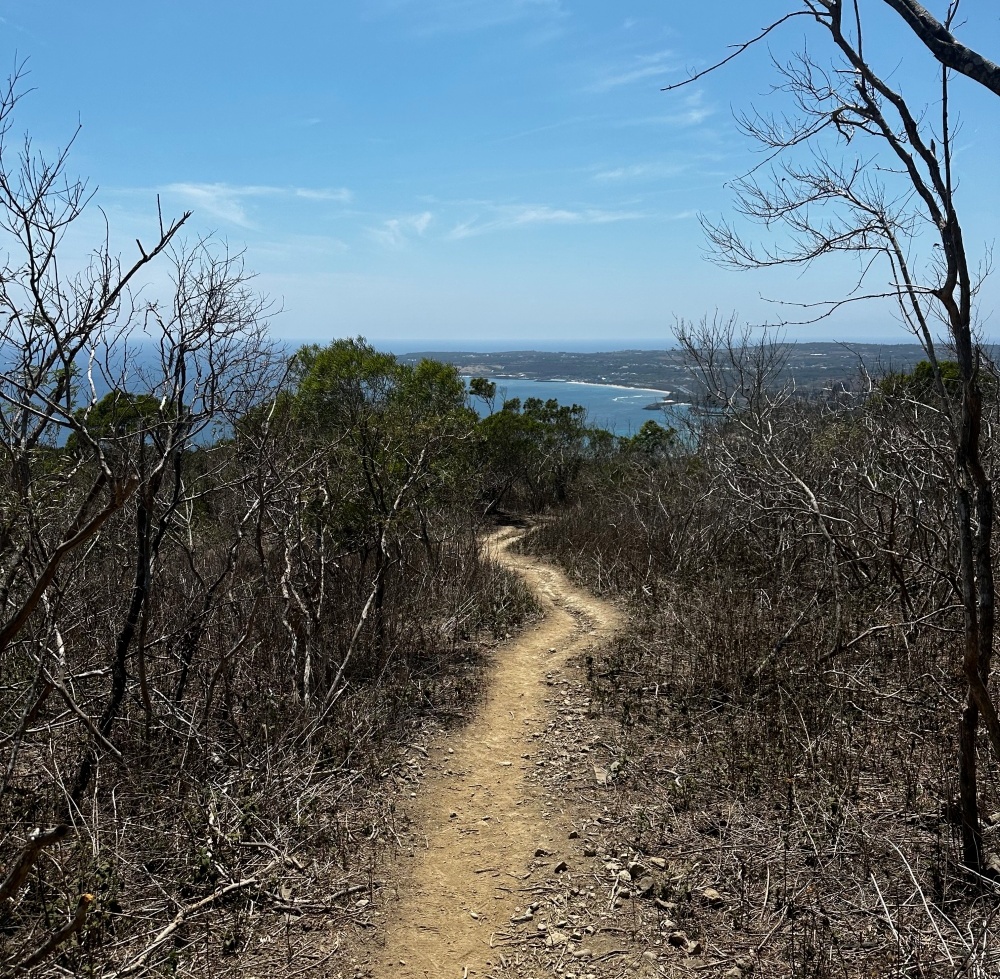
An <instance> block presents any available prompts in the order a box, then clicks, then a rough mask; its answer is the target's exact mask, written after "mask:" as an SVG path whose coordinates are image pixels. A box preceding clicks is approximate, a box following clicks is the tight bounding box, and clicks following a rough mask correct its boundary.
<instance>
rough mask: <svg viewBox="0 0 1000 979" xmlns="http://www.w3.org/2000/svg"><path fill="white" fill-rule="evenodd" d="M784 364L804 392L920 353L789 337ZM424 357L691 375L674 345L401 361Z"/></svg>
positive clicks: (487, 364)
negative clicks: (862, 369) (792, 340)
mask: <svg viewBox="0 0 1000 979" xmlns="http://www.w3.org/2000/svg"><path fill="white" fill-rule="evenodd" d="M790 346H791V353H790V355H789V359H788V370H789V372H790V373H791V374H792V376H793V377H794V378H795V383H796V386H797V387H798V388H799V389H800V390H802V391H803V392H806V393H810V392H815V393H819V392H821V391H824V390H827V391H828V390H831V389H833V388H834V387H839V386H841V385H847V386H851V385H852V384H853V383H854V382H855V381H856V380H857V378H858V376H859V371H860V366H861V365H862V364H863V365H864V366H865V368H866V369H867V370H868V371H869V372H870V373H871V374H874V375H878V374H881V373H884V372H885V371H888V370H908V369H910V368H912V367H913V366H914V365H915V364H917V363H918V362H919V361H921V360H923V359H924V352H923V349H922V348H921V347H920V345H919V344H916V343H900V344H884V343H852V344H842V343H794V344H791V345H790ZM423 357H429V358H433V359H434V360H441V361H444V362H445V363H448V364H454V365H455V366H456V367H458V368H459V370H460V371H461V372H462V373H463V374H474V375H480V376H485V377H511V378H514V377H520V378H525V379H528V380H536V381H541V380H547V381H550V380H565V381H587V382H590V383H592V384H623V385H626V386H628V387H642V388H655V389H658V390H670V391H685V390H686V385H688V384H690V377H689V375H688V373H687V371H686V369H685V367H684V364H683V358H682V354H681V352H680V351H679V350H676V349H674V350H610V351H606V352H601V353H576V352H559V351H550V350H507V351H502V352H499V353H498V352H493V353H481V352H476V351H464V350H445V351H441V350H428V351H421V352H417V353H410V354H402V355H400V356H399V357H398V359H399V360H400V361H401V362H403V363H417V362H418V361H419V360H420V359H421V358H423Z"/></svg>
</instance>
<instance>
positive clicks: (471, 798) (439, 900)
mask: <svg viewBox="0 0 1000 979" xmlns="http://www.w3.org/2000/svg"><path fill="white" fill-rule="evenodd" d="M517 536H518V534H517V533H516V532H511V531H505V532H501V533H500V534H498V535H496V536H495V537H493V538H492V539H491V540H490V542H489V544H488V546H489V547H491V548H492V549H493V550H494V551H495V553H496V555H497V557H498V558H499V559H500V560H502V561H504V562H506V563H507V564H509V565H510V566H511V567H513V568H514V569H516V570H517V571H518V573H520V574H521V575H523V576H524V578H525V579H526V580H527V581H528V582H529V584H530V585H531V587H532V589H533V590H534V591H535V592H536V593H537V595H538V597H539V600H540V603H541V605H542V608H543V612H544V615H543V618H542V619H541V621H540V622H538V623H537V624H536V625H535V626H534V627H532V628H530V629H528V630H527V631H525V632H523V633H522V634H520V635H519V636H517V638H516V639H514V640H513V641H511V642H509V643H508V644H506V645H505V646H504V647H502V648H501V649H500V651H499V653H498V656H497V664H496V668H495V672H494V673H493V676H492V678H491V681H490V685H489V689H488V693H487V695H486V697H485V699H484V701H483V703H482V704H481V706H480V708H479V710H478V711H477V713H476V715H475V716H474V717H473V718H472V719H471V720H470V722H469V723H468V724H467V725H466V726H464V727H463V728H462V729H460V730H457V731H452V732H446V733H444V734H443V735H442V736H441V737H440V738H439V739H437V740H436V741H435V743H432V744H430V745H428V746H427V747H426V749H425V751H426V754H427V765H426V767H425V776H426V777H425V779H424V781H423V784H422V786H421V788H420V791H419V797H418V799H417V800H416V801H415V804H414V808H413V811H412V819H413V823H412V839H413V841H414V846H413V849H412V850H410V851H409V852H408V854H407V855H406V856H405V857H402V858H401V862H402V866H400V867H399V868H398V871H399V872H398V879H397V881H396V882H395V884H394V887H393V888H392V893H391V895H390V896H389V898H388V900H387V902H386V905H385V906H384V908H383V913H384V920H388V921H389V925H388V927H387V930H386V935H385V947H384V949H383V950H382V951H381V953H380V954H378V955H377V957H376V958H375V960H374V961H373V962H372V963H371V969H372V973H373V974H374V975H376V976H390V975H391V976H398V977H400V979H408V977H431V976H433V977H451V976H455V977H463V976H485V975H491V974H493V975H496V974H501V970H505V969H506V968H510V967H511V966H512V964H513V962H514V960H515V959H516V958H518V956H517V955H516V954H513V953H511V952H510V951H509V950H508V952H507V953H506V954H505V952H504V949H505V947H507V946H508V943H509V940H510V936H511V930H512V919H514V922H515V923H517V919H518V918H519V917H525V918H526V919H527V920H526V921H523V922H520V924H527V923H528V921H533V920H534V915H533V913H532V912H531V911H529V910H528V906H529V905H530V904H531V903H532V894H533V892H534V890H535V885H537V884H538V883H539V882H542V881H543V880H544V881H547V880H548V879H549V878H550V877H551V876H553V875H556V874H558V875H559V876H561V877H564V878H565V877H567V875H569V874H570V873H571V872H570V869H569V867H570V864H571V863H572V862H573V860H574V857H576V856H578V854H576V853H574V852H573V851H574V849H577V848H579V847H580V846H581V845H582V842H583V841H582V840H580V838H579V836H577V838H576V840H572V841H571V840H569V838H568V837H569V834H570V833H572V832H573V822H574V820H573V818H572V815H571V814H569V813H566V812H563V811H562V807H561V806H560V805H559V800H558V799H555V798H553V797H551V796H550V797H547V798H546V797H544V796H543V793H542V792H541V791H540V790H539V787H538V786H537V784H535V783H534V782H533V781H531V780H529V774H530V773H533V771H534V770H535V768H536V766H537V765H539V764H544V760H543V759H539V758H538V748H539V744H540V741H541V736H542V734H543V733H544V731H545V727H546V723H547V722H548V721H549V720H550V717H551V711H550V705H549V704H548V703H547V702H546V699H547V698H546V695H547V693H548V687H547V685H546V684H547V681H548V682H551V677H552V674H553V672H554V671H556V670H559V669H561V668H562V667H564V666H565V665H566V663H567V661H569V660H570V659H571V658H572V657H574V656H577V655H579V654H580V653H581V651H582V650H583V649H585V648H586V647H587V646H589V645H591V644H593V643H595V642H599V641H601V640H603V639H605V638H607V637H608V636H609V635H610V634H611V632H612V631H613V629H614V628H615V626H616V625H617V622H618V618H617V613H616V611H615V610H614V608H613V607H612V606H610V605H608V604H607V603H605V602H602V601H600V600H598V599H595V598H594V597H593V596H592V595H589V594H587V593H585V592H582V591H580V590H579V589H576V588H573V587H572V586H571V585H570V584H569V582H568V581H567V580H566V579H565V577H564V576H563V575H562V574H561V573H560V572H559V571H557V570H556V569H555V568H553V567H551V566H549V565H545V564H542V563H540V562H538V561H535V560H533V559H531V558H528V557H524V556H522V555H517V554H512V553H511V552H510V551H509V550H508V549H507V548H508V545H509V544H510V542H511V541H512V540H513V539H516V537H517ZM574 844H575V846H574ZM560 865H563V866H560ZM529 915H531V917H530V918H528V916H529ZM546 930H547V929H546ZM535 934H536V935H537V936H539V938H540V939H543V940H544V939H545V938H546V933H545V932H542V931H538V930H537V926H536V927H535ZM550 947H551V946H550ZM589 951H590V952H591V953H592V954H595V955H596V954H599V951H598V950H597V949H595V948H593V947H591V948H590V949H589ZM512 974H517V973H512Z"/></svg>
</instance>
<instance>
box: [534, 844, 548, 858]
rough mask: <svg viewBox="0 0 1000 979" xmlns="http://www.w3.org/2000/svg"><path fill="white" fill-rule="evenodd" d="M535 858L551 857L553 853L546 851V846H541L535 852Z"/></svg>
mask: <svg viewBox="0 0 1000 979" xmlns="http://www.w3.org/2000/svg"><path fill="white" fill-rule="evenodd" d="M535 856H536V857H551V856H552V853H551V851H550V850H546V849H545V847H544V846H540V847H539V848H538V849H537V850H535Z"/></svg>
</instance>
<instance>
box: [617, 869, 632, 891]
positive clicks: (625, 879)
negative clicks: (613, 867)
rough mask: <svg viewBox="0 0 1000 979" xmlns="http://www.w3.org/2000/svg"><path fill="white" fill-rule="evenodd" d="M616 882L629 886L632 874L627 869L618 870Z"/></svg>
mask: <svg viewBox="0 0 1000 979" xmlns="http://www.w3.org/2000/svg"><path fill="white" fill-rule="evenodd" d="M618 883H619V884H622V885H624V886H625V887H629V886H631V884H632V875H631V874H630V873H629V872H628V871H627V870H619V871H618Z"/></svg>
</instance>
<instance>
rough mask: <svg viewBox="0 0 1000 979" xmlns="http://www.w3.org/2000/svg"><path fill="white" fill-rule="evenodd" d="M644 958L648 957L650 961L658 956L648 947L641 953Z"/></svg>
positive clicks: (653, 960)
mask: <svg viewBox="0 0 1000 979" xmlns="http://www.w3.org/2000/svg"><path fill="white" fill-rule="evenodd" d="M642 957H643V958H644V959H649V961H650V962H655V961H656V960H657V959H658V958H659V956H658V955H657V954H656V952H654V951H653V950H652V949H649V950H647V951H645V952H643V953H642Z"/></svg>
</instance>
